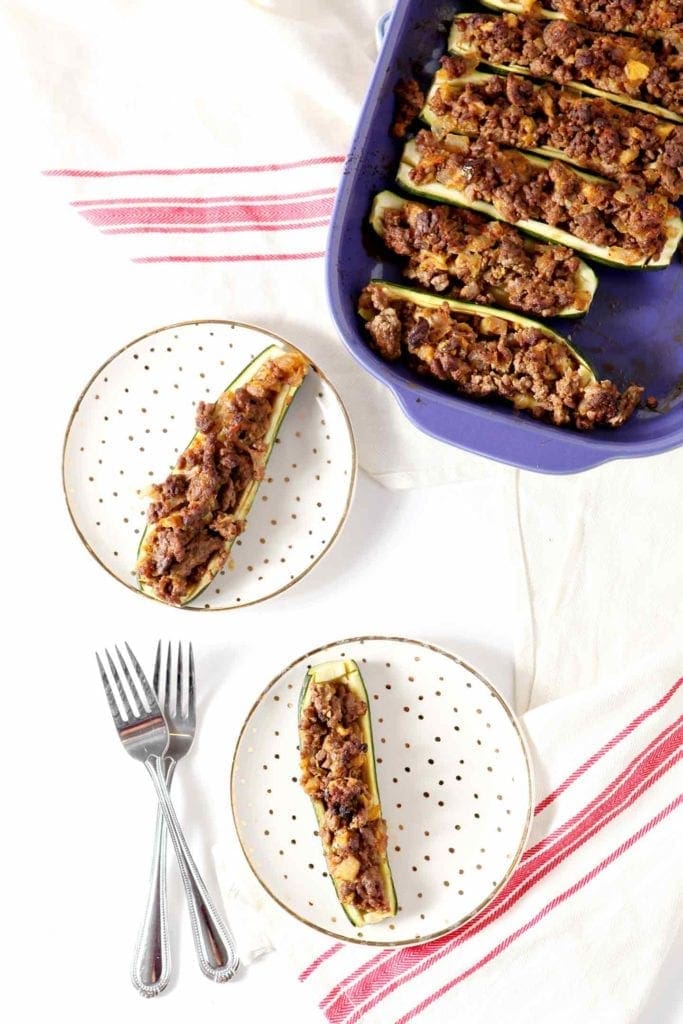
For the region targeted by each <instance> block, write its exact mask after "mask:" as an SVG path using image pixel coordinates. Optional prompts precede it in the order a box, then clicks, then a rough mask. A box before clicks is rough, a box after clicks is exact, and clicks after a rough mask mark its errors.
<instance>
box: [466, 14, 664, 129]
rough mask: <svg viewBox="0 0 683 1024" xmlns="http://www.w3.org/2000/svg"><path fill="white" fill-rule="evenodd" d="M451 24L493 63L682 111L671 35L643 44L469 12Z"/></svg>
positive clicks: (560, 24)
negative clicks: (512, 66) (454, 23)
mask: <svg viewBox="0 0 683 1024" xmlns="http://www.w3.org/2000/svg"><path fill="white" fill-rule="evenodd" d="M456 24H457V26H458V31H459V33H460V39H461V41H462V42H463V43H465V44H466V45H467V46H468V47H470V46H471V47H474V48H475V49H476V50H477V51H478V52H479V54H480V55H481V57H482V58H483V59H484V60H487V61H491V62H492V63H494V64H517V65H518V66H520V67H524V68H528V69H529V71H530V73H531V74H532V75H534V76H535V77H537V78H551V79H553V80H554V81H555V82H559V83H560V85H563V84H566V83H567V82H583V83H585V84H587V85H590V86H593V87H594V88H597V89H603V90H605V91H606V92H612V93H621V94H623V95H626V96H630V97H632V98H633V99H637V100H641V101H642V102H644V103H654V104H657V105H659V106H662V107H664V108H665V109H667V110H670V111H673V112H674V113H677V114H681V113H683V82H682V81H681V69H683V54H682V53H680V52H679V50H678V49H677V45H676V40H675V38H674V37H673V36H672V35H667V36H666V37H663V38H661V39H653V40H650V41H645V40H639V39H636V38H634V37H633V36H625V35H622V36H618V35H609V34H605V33H602V34H601V33H596V32H591V31H590V30H589V29H586V28H584V27H583V26H581V25H575V24H572V23H571V22H568V21H540V20H536V19H533V18H520V17H517V15H515V14H503V15H501V16H497V15H489V14H469V15H467V17H463V18H458V19H457V20H456Z"/></svg>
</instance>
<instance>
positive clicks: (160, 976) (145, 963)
mask: <svg viewBox="0 0 683 1024" xmlns="http://www.w3.org/2000/svg"><path fill="white" fill-rule="evenodd" d="M164 766H165V770H166V785H167V786H168V787H169V789H170V787H171V780H172V779H173V773H174V771H175V766H176V762H175V761H174V760H173V759H172V758H170V757H167V758H164ZM167 835H168V833H167V831H166V825H165V824H164V816H163V813H162V811H161V808H160V807H158V806H157V820H156V829H155V831H154V849H153V853H152V868H151V871H150V877H149V889H148V893H147V905H146V907H145V915H144V917H143V919H142V925H141V926H140V931H139V933H138V939H137V943H136V946H135V954H134V956H133V964H132V967H131V979H132V982H133V985H134V986H135V988H136V989H137V990H138V992H139V993H140V995H142V996H145V997H148V998H149V997H152V996H158V995H159V993H160V992H163V991H164V989H165V988H166V986H167V985H168V982H169V980H170V977H171V959H172V958H171V946H170V942H169V931H168V912H167V900H166V849H167V843H166V837H167Z"/></svg>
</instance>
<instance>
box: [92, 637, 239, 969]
mask: <svg viewBox="0 0 683 1024" xmlns="http://www.w3.org/2000/svg"><path fill="white" fill-rule="evenodd" d="M125 646H126V650H127V651H128V656H129V658H130V661H131V664H132V665H133V668H134V670H135V675H136V676H137V681H136V680H135V679H134V678H133V675H132V673H131V672H130V670H129V668H128V665H127V663H126V661H125V659H124V658H123V656H122V654H121V652H120V651H119V649H118V647H116V648H115V650H116V654H117V656H118V659H119V663H120V665H121V669H122V672H123V675H124V677H125V679H126V682H127V684H128V688H129V690H130V694H131V698H132V700H131V699H129V697H128V694H127V693H126V690H125V689H124V686H123V684H122V682H121V677H120V676H119V673H118V669H117V668H116V665H115V663H114V660H113V658H112V657H111V655H110V654H109V651H106V650H105V652H104V653H105V656H106V659H107V662H108V665H109V671H110V673H111V676H112V679H113V680H114V685H115V687H116V690H117V693H118V695H119V698H120V702H121V709H119V705H118V704H117V702H116V698H115V697H114V691H113V689H112V685H111V683H110V681H109V678H108V676H107V672H106V669H105V667H104V664H103V663H102V659H101V658H100V656H99V654H97V655H96V658H97V664H98V665H99V669H100V675H101V677H102V683H103V684H104V690H105V693H106V695H107V700H108V701H109V709H110V711H111V714H112V718H113V719H114V725H115V726H116V729H117V732H118V734H119V739H120V740H121V742H122V743H123V746H124V748H125V750H126V751H127V752H128V753H129V754H130V756H131V757H133V758H135V759H136V760H137V761H141V762H142V763H143V764H144V766H145V768H146V769H147V771H148V772H149V775H150V777H151V779H152V782H153V784H154V788H155V790H156V793H157V797H158V799H159V807H160V808H161V812H162V814H163V816H164V822H165V825H166V828H167V829H168V832H169V834H170V836H171V842H172V843H173V848H174V850H175V853H176V857H177V859H178V867H179V868H180V875H181V878H182V880H183V887H184V889H185V896H186V899H187V906H188V910H189V913H190V921H191V924H192V936H193V939H194V944H195V949H196V951H197V957H198V959H199V966H200V968H201V970H202V973H203V974H205V975H206V977H207V978H210V979H211V980H212V981H219V982H222V981H229V980H230V978H232V976H233V975H234V973H235V971H236V970H237V968H238V966H239V959H238V956H237V951H236V949H235V942H234V939H233V937H232V935H231V933H230V930H229V929H228V927H227V926H226V925H225V924H224V923H223V921H222V919H221V917H220V915H219V913H218V911H217V910H216V908H215V906H214V904H213V901H212V899H211V897H210V896H209V893H208V891H207V889H206V886H205V885H204V882H203V880H202V877H201V875H200V873H199V871H198V869H197V866H196V864H195V862H194V860H193V859H192V854H191V853H190V849H189V847H188V845H187V842H186V840H185V837H184V835H183V832H182V829H181V827H180V824H179V822H178V818H177V817H176V813H175V810H174V808H173V804H172V803H171V798H170V795H169V792H168V785H167V782H166V770H165V765H164V756H165V754H166V752H167V749H168V748H169V743H170V730H169V728H168V725H167V724H166V721H165V719H164V716H163V715H162V713H161V708H160V706H159V702H158V701H157V699H156V697H155V696H154V693H153V692H152V688H151V686H150V685H149V683H148V682H147V678H146V676H145V674H144V672H143V671H142V667H141V665H140V663H139V662H138V660H137V658H136V657H135V655H134V654H133V652H132V650H131V649H130V647H129V646H128V644H126V645H125ZM133 705H135V706H133ZM122 712H123V713H122Z"/></svg>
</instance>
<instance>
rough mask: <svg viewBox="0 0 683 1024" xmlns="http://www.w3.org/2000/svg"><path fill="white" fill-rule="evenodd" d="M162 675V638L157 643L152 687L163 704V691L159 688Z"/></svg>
mask: <svg viewBox="0 0 683 1024" xmlns="http://www.w3.org/2000/svg"><path fill="white" fill-rule="evenodd" d="M160 676H161V640H160V641H159V642H158V644H157V653H156V657H155V658H154V675H153V676H152V688H153V690H154V692H155V693H156V695H157V700H158V701H159V703H160V704H161V692H160V690H159V681H160Z"/></svg>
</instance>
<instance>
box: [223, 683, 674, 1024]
mask: <svg viewBox="0 0 683 1024" xmlns="http://www.w3.org/2000/svg"><path fill="white" fill-rule="evenodd" d="M631 678H632V682H630V683H625V682H620V683H618V684H617V685H615V686H613V687H604V688H600V689H598V690H593V691H591V692H585V693H579V694H576V695H575V696H571V697H566V698H563V699H561V700H557V701H553V702H551V703H548V704H546V705H543V706H542V707H538V708H535V709H534V710H532V711H530V712H528V713H527V714H526V715H525V716H524V718H523V720H522V721H523V724H524V726H525V727H526V732H527V736H528V738H529V741H530V746H531V749H532V753H533V759H534V768H535V777H536V794H537V803H536V806H535V816H534V826H533V830H532V833H531V837H530V840H529V845H528V848H527V850H526V852H525V854H524V856H523V858H522V860H521V862H520V864H519V866H518V868H517V870H516V871H515V873H514V874H513V875H512V877H511V878H510V880H509V882H508V883H507V885H506V886H505V887H504V888H503V889H502V890H501V891H500V892H499V893H498V894H497V895H496V897H495V898H494V900H493V901H492V902H491V903H490V904H489V905H488V906H487V907H486V908H485V909H484V910H483V911H482V912H481V913H480V914H479V915H478V916H477V917H475V918H474V919H473V920H471V921H469V922H468V923H466V924H465V925H463V926H462V927H460V928H458V929H457V930H456V931H454V932H451V933H450V934H448V935H445V936H442V937H441V938H438V939H436V940H434V941H431V942H428V943H425V944H423V945H419V946H414V947H408V948H397V949H386V950H380V951H379V952H377V951H374V950H363V949H362V948H361V949H359V948H358V947H357V946H353V945H348V944H345V943H341V942H330V941H329V940H327V941H326V942H323V941H321V940H320V938H319V937H318V936H317V935H316V933H314V932H313V931H309V930H308V929H305V928H304V927H303V926H302V925H300V924H298V923H297V922H295V921H292V920H290V919H288V918H287V917H286V915H284V914H283V912H281V911H277V912H275V910H272V911H269V908H268V904H267V903H266V902H265V900H267V897H262V898H261V908H262V911H263V912H264V913H269V916H270V917H271V918H272V925H273V930H274V933H275V935H276V939H275V945H276V947H278V948H281V949H282V950H283V951H284V952H285V954H286V955H287V956H288V957H290V958H291V959H292V966H293V968H294V969H295V970H296V973H297V976H298V978H299V980H300V982H301V987H302V992H303V993H305V994H306V997H307V999H308V1000H310V1002H311V1004H315V1005H316V1006H318V1007H319V1009H320V1014H321V1020H327V1021H329V1022H331V1024H358V1022H361V1021H362V1022H363V1024H407V1022H408V1021H413V1020H420V1021H422V1022H423V1024H444V1022H446V1021H454V1020H462V1021H466V1022H467V1024H480V1022H481V1024H483V1022H489V1021H501V1022H504V1024H517V1022H520V1024H522V1022H524V1024H531V1022H534V1024H535V1022H538V1021H543V1022H545V1021H548V1022H550V1021H552V1022H553V1024H564V1022H566V1024H577V1022H579V1021H582V1022H583V1021H585V1022H590V1024H598V1022H599V1024H631V1022H635V1021H637V1020H638V1017H639V1013H640V1011H641V1010H642V1008H643V1006H644V1005H645V1003H646V1001H647V998H648V993H649V991H650V989H651V987H652V985H653V982H654V981H655V979H656V977H657V974H658V972H659V970H660V968H661V965H662V963H663V961H664V960H665V958H666V954H667V950H668V949H669V947H670V945H671V943H672V942H673V940H674V938H675V936H676V932H677V928H678V926H679V924H680V916H681V910H682V909H683V859H682V858H681V856H680V839H681V821H682V817H681V814H680V804H681V802H682V800H683V770H682V769H681V764H680V761H681V755H682V752H683V679H679V680H678V682H676V683H673V684H671V682H669V683H666V682H665V681H663V680H662V679H661V677H660V676H659V675H658V674H657V672H656V669H654V668H652V667H651V668H649V669H647V668H644V669H643V670H642V671H641V672H639V673H637V674H633V675H632V677H631ZM255 886H256V883H255V882H253V881H251V880H247V879H246V878H245V882H244V886H243V888H244V889H245V890H246V891H247V892H248V893H249V894H251V895H250V898H251V899H253V891H254V887H255ZM330 898H331V899H333V898H334V897H333V895H332V893H331V894H330ZM234 900H235V896H234V890H233V895H232V896H230V895H228V896H227V899H226V902H227V905H228V911H229V912H230V906H231V905H234ZM252 906H253V904H252ZM251 969H252V970H255V971H256V970H260V969H261V968H260V967H259V966H254V967H253V968H251Z"/></svg>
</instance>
